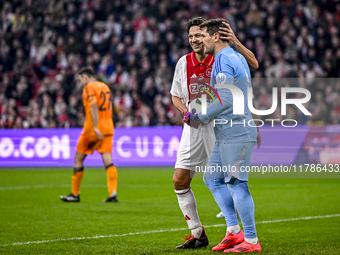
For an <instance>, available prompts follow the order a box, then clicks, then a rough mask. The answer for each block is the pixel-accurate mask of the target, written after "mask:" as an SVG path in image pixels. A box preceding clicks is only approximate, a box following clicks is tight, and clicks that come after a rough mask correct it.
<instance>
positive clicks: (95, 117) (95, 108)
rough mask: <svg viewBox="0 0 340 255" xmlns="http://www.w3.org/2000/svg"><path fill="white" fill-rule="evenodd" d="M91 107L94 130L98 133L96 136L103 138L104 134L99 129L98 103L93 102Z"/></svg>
mask: <svg viewBox="0 0 340 255" xmlns="http://www.w3.org/2000/svg"><path fill="white" fill-rule="evenodd" d="M90 109H91V116H92V120H93V130H94V132H95V133H96V136H97V137H98V139H99V140H103V139H104V136H103V135H102V133H101V132H100V131H99V129H98V128H97V125H98V119H99V117H98V115H99V114H98V105H97V103H93V104H91V106H90Z"/></svg>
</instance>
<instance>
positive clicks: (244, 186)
mask: <svg viewBox="0 0 340 255" xmlns="http://www.w3.org/2000/svg"><path fill="white" fill-rule="evenodd" d="M234 180H235V179H234ZM226 186H227V187H228V189H229V191H230V193H231V195H232V196H233V198H234V201H235V205H236V208H237V211H238V213H239V215H240V218H241V221H242V225H243V229H244V236H245V238H255V237H257V234H256V228H255V207H254V201H253V198H252V196H251V194H250V192H249V188H248V182H247V181H239V180H238V179H236V180H235V182H234V183H230V182H228V185H226Z"/></svg>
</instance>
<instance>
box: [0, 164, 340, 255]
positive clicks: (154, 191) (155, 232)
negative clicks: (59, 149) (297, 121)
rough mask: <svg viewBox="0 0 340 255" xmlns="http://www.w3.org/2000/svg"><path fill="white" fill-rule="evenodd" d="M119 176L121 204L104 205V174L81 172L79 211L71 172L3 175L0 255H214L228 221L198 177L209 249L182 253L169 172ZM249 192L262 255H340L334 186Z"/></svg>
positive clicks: (265, 183)
mask: <svg viewBox="0 0 340 255" xmlns="http://www.w3.org/2000/svg"><path fill="white" fill-rule="evenodd" d="M66 170H67V171H66ZM118 171H119V174H118V175H119V180H118V199H119V203H103V202H102V200H103V199H105V198H106V197H107V189H106V175H105V171H104V170H103V169H102V168H98V169H95V168H87V169H85V174H84V179H83V184H82V190H81V202H80V203H64V202H62V201H60V199H59V196H60V195H67V194H69V193H70V184H71V175H72V171H71V168H69V169H65V168H59V169H39V168H38V169H33V168H28V169H4V168H2V169H0V254H213V252H212V251H211V248H212V247H213V246H214V245H216V244H218V243H219V242H220V241H221V240H222V238H223V237H224V235H225V226H223V224H224V223H225V221H224V219H217V218H216V217H215V215H216V214H217V213H218V212H219V208H218V206H217V205H216V203H215V201H214V199H213V197H212V195H211V193H210V191H209V190H208V189H207V188H206V186H205V185H204V183H203V180H202V178H201V177H200V176H197V177H195V178H194V179H193V183H192V185H191V186H192V189H193V191H194V193H195V196H196V200H197V204H198V212H199V215H200V219H201V222H202V224H203V225H204V226H206V233H207V235H208V237H209V241H210V245H209V247H207V248H206V249H201V250H195V251H183V250H175V249H174V248H175V247H176V246H177V245H179V244H181V243H182V242H184V240H183V238H184V237H185V235H187V234H189V233H190V231H189V230H187V229H186V227H187V225H186V222H185V219H184V217H183V215H182V213H181V211H180V209H179V206H178V204H177V198H176V195H175V193H174V190H173V185H172V174H173V170H172V169H171V168H149V169H147V168H120V169H118ZM249 186H250V191H251V193H252V196H253V199H254V201H255V209H256V212H255V215H256V222H257V232H258V236H259V240H260V243H261V245H262V248H263V252H262V254H340V231H339V229H340V195H339V191H340V179H339V178H333V179H321V178H320V179H317V178H315V179H302V178H300V179H297V178H296V179H288V178H287V179H282V178H281V179H280V178H273V179H266V178H254V179H250V180H249ZM308 216H313V217H311V218H306V217H308ZM315 216H320V217H315ZM181 229H182V230H181ZM171 230H172V231H171ZM29 242H31V243H29ZM220 254H222V253H220Z"/></svg>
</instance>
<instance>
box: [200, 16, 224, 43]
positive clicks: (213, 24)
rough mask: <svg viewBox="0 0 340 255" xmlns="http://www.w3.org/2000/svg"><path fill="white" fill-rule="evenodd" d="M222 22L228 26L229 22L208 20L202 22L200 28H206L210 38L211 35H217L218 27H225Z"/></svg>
mask: <svg viewBox="0 0 340 255" xmlns="http://www.w3.org/2000/svg"><path fill="white" fill-rule="evenodd" d="M222 22H225V23H227V24H229V22H228V21H227V20H225V19H220V18H218V19H210V20H207V21H204V22H203V23H202V24H201V25H200V28H201V29H203V28H204V27H206V28H207V33H208V34H209V35H210V36H212V35H213V34H215V33H218V32H219V30H220V27H226V26H225V25H224V24H223V23H222ZM221 40H222V41H227V42H229V41H228V40H225V39H221Z"/></svg>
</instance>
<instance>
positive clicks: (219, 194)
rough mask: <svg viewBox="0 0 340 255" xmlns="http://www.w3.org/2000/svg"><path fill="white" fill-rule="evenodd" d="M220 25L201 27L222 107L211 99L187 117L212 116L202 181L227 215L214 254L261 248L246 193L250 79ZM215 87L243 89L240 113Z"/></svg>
mask: <svg viewBox="0 0 340 255" xmlns="http://www.w3.org/2000/svg"><path fill="white" fill-rule="evenodd" d="M222 22H226V21H225V20H223V19H213V20H208V21H206V22H204V23H202V24H201V25H200V27H201V30H202V41H203V45H204V51H205V53H206V54H211V55H213V56H214V57H215V63H214V65H213V71H212V78H211V85H212V86H213V87H215V89H216V91H217V93H218V95H219V97H220V99H221V102H222V104H221V103H220V101H219V100H218V98H217V95H215V99H216V100H215V101H216V104H215V103H212V104H210V105H209V106H208V107H207V110H206V114H203V112H201V113H199V114H198V115H196V114H190V116H188V118H187V120H188V122H189V124H190V126H192V127H197V126H198V125H199V124H200V123H201V122H205V121H207V120H209V119H212V118H215V120H214V121H215V130H214V131H215V136H216V143H215V147H214V149H213V152H212V154H211V156H210V158H209V162H208V166H207V167H206V172H205V175H204V182H205V184H206V185H207V186H208V188H209V190H210V191H211V192H212V194H213V196H214V198H215V200H216V202H217V204H218V206H219V207H220V209H221V210H222V212H223V214H224V215H226V221H227V235H226V236H225V238H224V239H223V240H222V242H221V243H220V244H218V245H217V246H215V247H214V248H213V251H217V250H224V252H226V253H228V252H237V253H244V252H254V251H257V252H260V251H262V248H261V246H260V243H259V242H258V238H257V234H256V228H255V216H254V213H255V212H254V211H255V209H254V202H253V199H252V196H251V194H250V192H249V189H248V172H247V171H246V167H248V169H249V165H250V158H251V153H252V148H253V146H254V144H255V142H256V138H257V130H256V127H255V123H254V122H253V118H252V115H251V112H250V110H249V108H248V87H251V80H250V79H251V76H250V71H249V67H248V64H247V61H246V60H245V58H244V57H243V56H242V55H241V54H239V53H238V52H237V51H235V50H234V49H232V48H231V47H230V46H229V42H228V41H227V40H223V39H221V38H220V34H219V33H218V31H219V27H223V26H224V25H223V24H222ZM217 83H219V84H224V85H232V86H231V87H229V88H230V89H231V90H233V93H234V94H235V95H236V93H235V90H236V88H234V89H233V87H234V86H236V87H237V88H238V89H239V90H241V91H242V97H243V102H244V103H243V106H244V114H243V115H240V114H233V110H234V108H235V106H236V105H237V103H238V102H240V100H235V101H234V102H233V94H232V92H231V90H230V89H228V88H218V86H216V84H217ZM240 95H241V94H240V93H239V96H240ZM234 99H236V98H234ZM239 99H240V98H239ZM241 102H242V100H241ZM238 107H239V106H238ZM227 121H228V122H227ZM249 123H250V124H249ZM218 167H219V168H218ZM225 183H227V184H228V185H225ZM234 202H235V205H236V207H237V210H238V213H239V215H240V218H241V221H242V225H243V228H244V234H243V232H242V230H241V228H240V226H239V223H238V220H237V216H236V213H235V207H234ZM235 245H236V246H235ZM233 246H234V247H233ZM231 247H233V248H231Z"/></svg>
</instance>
